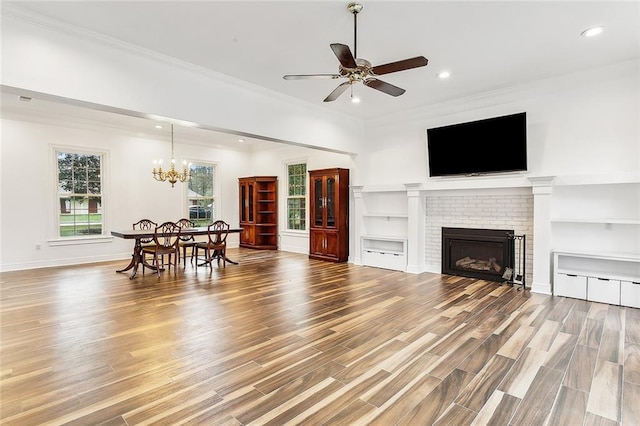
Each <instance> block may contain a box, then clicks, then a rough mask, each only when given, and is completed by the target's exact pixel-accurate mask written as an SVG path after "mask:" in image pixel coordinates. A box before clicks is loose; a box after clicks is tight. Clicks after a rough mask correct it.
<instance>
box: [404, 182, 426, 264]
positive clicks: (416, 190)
mask: <svg viewBox="0 0 640 426" xmlns="http://www.w3.org/2000/svg"><path fill="white" fill-rule="evenodd" d="M404 186H405V188H407V213H408V221H407V272H410V273H413V274H419V273H422V272H424V271H425V251H424V247H425V241H424V240H425V233H424V232H425V231H424V217H425V207H424V205H425V200H424V198H425V197H424V194H423V193H422V191H421V190H420V189H421V187H422V184H420V183H406V184H405V185H404Z"/></svg>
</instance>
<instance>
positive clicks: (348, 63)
mask: <svg viewBox="0 0 640 426" xmlns="http://www.w3.org/2000/svg"><path fill="white" fill-rule="evenodd" d="M331 49H332V50H333V53H334V54H335V55H336V57H337V58H338V61H340V65H342V66H343V67H344V68H356V67H357V66H358V65H357V64H356V60H355V58H354V57H353V55H352V54H351V49H349V46H347V45H346V44H340V43H331Z"/></svg>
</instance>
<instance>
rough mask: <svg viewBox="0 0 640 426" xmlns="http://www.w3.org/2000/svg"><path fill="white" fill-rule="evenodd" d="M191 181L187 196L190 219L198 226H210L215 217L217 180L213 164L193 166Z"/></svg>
mask: <svg viewBox="0 0 640 426" xmlns="http://www.w3.org/2000/svg"><path fill="white" fill-rule="evenodd" d="M190 169H191V180H190V181H189V190H188V191H189V193H188V195H187V208H188V210H189V219H191V221H192V222H194V224H195V225H196V226H208V225H209V224H210V223H212V222H213V219H214V218H215V217H216V215H215V208H214V206H215V204H214V203H215V179H216V169H215V166H214V165H213V164H191V165H190Z"/></svg>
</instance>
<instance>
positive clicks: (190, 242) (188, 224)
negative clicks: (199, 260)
mask: <svg viewBox="0 0 640 426" xmlns="http://www.w3.org/2000/svg"><path fill="white" fill-rule="evenodd" d="M176 223H177V224H178V226H179V227H180V228H182V229H187V228H195V224H194V223H193V222H192V221H191V220H189V219H187V218H184V217H183V218H182V219H180V220H179V221H177V222H176ZM196 243H197V241H196V239H195V238H194V237H193V235H181V236H180V242H179V243H178V246H180V248H181V249H182V260H183V265H184V267H185V268H186V267H187V248H188V247H191V262H192V263H193V250H194V246H195V245H196Z"/></svg>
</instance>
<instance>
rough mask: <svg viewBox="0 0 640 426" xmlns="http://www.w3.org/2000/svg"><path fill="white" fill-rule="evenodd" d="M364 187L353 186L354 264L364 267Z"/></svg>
mask: <svg viewBox="0 0 640 426" xmlns="http://www.w3.org/2000/svg"><path fill="white" fill-rule="evenodd" d="M362 188H363V186H362V185H358V186H356V185H351V191H352V192H353V234H352V235H353V237H354V238H353V257H352V259H353V264H354V265H362V238H360V237H361V236H362V228H363V226H362V222H363V220H364V219H363V218H362V215H363V214H364V202H363V201H362Z"/></svg>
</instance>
